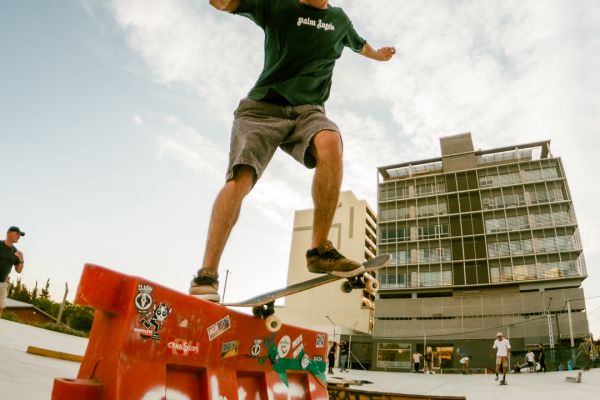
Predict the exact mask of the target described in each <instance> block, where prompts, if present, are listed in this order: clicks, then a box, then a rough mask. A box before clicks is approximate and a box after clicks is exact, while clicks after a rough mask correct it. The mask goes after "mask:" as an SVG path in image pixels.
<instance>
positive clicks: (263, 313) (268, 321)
mask: <svg viewBox="0 0 600 400" xmlns="http://www.w3.org/2000/svg"><path fill="white" fill-rule="evenodd" d="M252 315H254V316H255V317H258V318H261V319H264V320H265V326H266V328H267V330H268V331H269V332H277V331H278V330H279V329H280V328H281V319H280V318H279V317H278V316H277V315H275V301H272V302H270V303H267V304H262V305H260V306H254V307H252Z"/></svg>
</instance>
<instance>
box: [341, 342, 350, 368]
mask: <svg viewBox="0 0 600 400" xmlns="http://www.w3.org/2000/svg"><path fill="white" fill-rule="evenodd" d="M348 351H349V349H348V343H346V342H341V343H340V372H348V371H347V370H346V366H347V364H348Z"/></svg>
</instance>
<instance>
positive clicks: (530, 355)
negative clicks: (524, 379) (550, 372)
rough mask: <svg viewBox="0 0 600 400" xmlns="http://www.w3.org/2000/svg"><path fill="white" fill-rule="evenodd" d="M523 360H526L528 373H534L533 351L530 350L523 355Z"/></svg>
mask: <svg viewBox="0 0 600 400" xmlns="http://www.w3.org/2000/svg"><path fill="white" fill-rule="evenodd" d="M525 359H526V360H527V366H528V367H529V372H535V354H533V351H531V349H529V351H527V353H525Z"/></svg>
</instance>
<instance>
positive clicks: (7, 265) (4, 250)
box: [0, 240, 19, 282]
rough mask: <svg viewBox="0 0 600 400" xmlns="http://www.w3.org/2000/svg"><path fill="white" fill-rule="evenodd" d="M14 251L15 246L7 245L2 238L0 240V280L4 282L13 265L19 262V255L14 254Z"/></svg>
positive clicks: (15, 250)
mask: <svg viewBox="0 0 600 400" xmlns="http://www.w3.org/2000/svg"><path fill="white" fill-rule="evenodd" d="M16 252H17V248H16V247H14V246H7V245H6V243H4V240H0V282H6V278H8V274H10V270H11V269H12V267H13V265H16V264H18V263H19V257H17V256H15V253H16Z"/></svg>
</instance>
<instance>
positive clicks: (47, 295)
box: [40, 278, 50, 300]
mask: <svg viewBox="0 0 600 400" xmlns="http://www.w3.org/2000/svg"><path fill="white" fill-rule="evenodd" d="M40 298H42V299H45V300H50V278H48V280H47V281H46V286H44V288H43V289H42V291H41V292H40Z"/></svg>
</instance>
